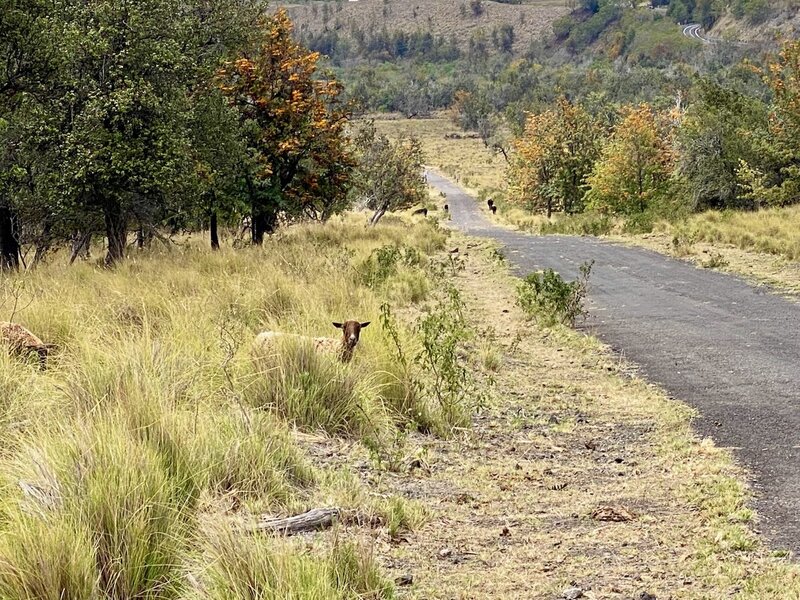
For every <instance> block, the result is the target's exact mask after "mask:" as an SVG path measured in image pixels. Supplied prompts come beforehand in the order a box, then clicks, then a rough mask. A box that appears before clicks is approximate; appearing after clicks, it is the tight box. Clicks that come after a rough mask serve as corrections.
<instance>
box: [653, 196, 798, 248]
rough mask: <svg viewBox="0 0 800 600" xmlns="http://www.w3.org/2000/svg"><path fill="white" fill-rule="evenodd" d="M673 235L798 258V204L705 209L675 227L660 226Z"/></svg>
mask: <svg viewBox="0 0 800 600" xmlns="http://www.w3.org/2000/svg"><path fill="white" fill-rule="evenodd" d="M661 228H662V229H664V228H666V229H667V230H668V231H669V232H670V233H674V235H675V236H676V238H686V239H691V240H693V241H696V242H709V243H711V244H730V245H732V246H736V247H738V248H742V249H743V250H755V251H756V252H764V253H766V254H774V255H776V256H781V257H783V258H786V259H789V260H800V207H798V206H792V207H788V208H770V209H762V210H758V211H754V212H742V211H723V212H720V211H707V212H704V213H701V214H698V215H694V216H692V217H690V218H688V219H687V220H686V222H685V223H681V224H679V225H677V226H673V227H670V226H667V225H662V227H661Z"/></svg>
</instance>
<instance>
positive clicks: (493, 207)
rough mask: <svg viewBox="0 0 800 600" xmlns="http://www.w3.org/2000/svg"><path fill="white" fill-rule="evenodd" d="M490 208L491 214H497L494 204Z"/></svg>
mask: <svg viewBox="0 0 800 600" xmlns="http://www.w3.org/2000/svg"><path fill="white" fill-rule="evenodd" d="M491 208H492V214H493V215H496V214H497V205H496V204H492V206H491Z"/></svg>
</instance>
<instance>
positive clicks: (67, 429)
mask: <svg viewBox="0 0 800 600" xmlns="http://www.w3.org/2000/svg"><path fill="white" fill-rule="evenodd" d="M385 221H386V222H385V223H382V224H381V226H379V227H376V228H371V229H367V228H365V227H364V225H363V223H362V221H361V220H360V219H358V218H350V219H345V220H337V221H335V222H331V223H329V224H327V225H325V226H320V225H315V226H311V225H309V226H302V227H293V228H290V229H289V230H287V231H285V232H282V233H281V234H279V235H276V236H274V237H273V238H272V239H270V240H269V241H268V242H266V243H265V245H264V246H263V247H262V248H246V249H239V250H234V249H231V248H228V249H224V250H222V251H219V252H211V251H210V250H207V249H206V248H205V247H204V246H203V245H202V244H201V243H200V242H199V240H197V241H195V240H184V241H183V242H182V243H181V244H180V245H179V246H176V247H174V248H172V249H171V250H168V249H166V248H164V247H160V246H156V247H153V248H151V249H149V250H146V251H143V252H140V253H137V254H134V255H133V256H131V257H130V259H129V260H127V261H126V262H124V263H123V264H121V265H120V266H119V267H118V268H116V269H115V270H113V271H108V270H104V269H102V268H100V267H99V266H98V265H97V264H96V263H93V262H87V263H84V264H77V265H74V266H72V267H67V266H66V265H65V264H64V260H62V258H63V257H56V258H55V259H54V260H53V261H52V263H51V264H49V265H46V266H45V267H44V268H41V269H39V270H37V271H35V272H31V273H25V274H22V275H19V276H15V277H11V278H7V279H3V280H1V281H0V285H1V286H2V287H0V319H10V318H11V317H13V318H14V320H16V321H17V322H20V323H22V324H24V325H25V326H26V327H28V328H29V329H31V330H32V331H34V332H36V334H37V335H39V336H40V337H42V338H43V339H44V340H46V341H47V342H50V343H54V344H55V345H56V346H57V350H56V351H55V352H54V353H53V354H52V358H51V360H50V363H49V368H48V370H46V371H44V372H40V371H39V370H38V369H37V365H36V363H35V361H33V360H31V361H26V360H24V359H19V358H18V357H12V356H9V355H8V353H7V352H6V351H5V350H4V349H0V440H2V445H1V446H0V597H2V598H8V599H33V598H37V599H40V598H48V599H50V598H52V599H53V600H56V599H58V600H63V599H70V598H74V599H76V600H78V599H81V600H86V599H92V598H97V599H101V598H102V599H120V600H122V599H123V598H124V599H129V598H152V599H156V598H158V599H162V598H163V599H169V598H273V597H274V598H290V597H296V598H366V597H373V598H383V597H388V596H390V595H391V586H388V585H387V584H386V583H385V582H384V581H383V580H382V578H381V577H380V575H379V574H378V572H377V570H376V566H375V564H374V562H373V561H372V558H371V557H370V555H369V553H368V552H367V551H366V550H364V549H363V548H360V547H359V546H357V545H354V544H353V543H351V542H348V541H346V540H343V541H337V543H336V544H334V545H333V546H332V547H331V548H329V549H328V550H325V551H320V550H309V549H308V548H307V547H306V546H305V545H296V544H289V543H284V542H279V541H277V540H274V539H271V538H264V539H253V538H250V537H242V536H241V535H240V534H237V533H235V532H233V531H232V529H231V528H230V527H229V526H228V525H227V524H226V521H225V520H224V518H223V515H222V510H221V508H220V507H221V506H227V507H230V506H232V505H233V506H237V507H240V508H238V510H240V511H242V512H243V513H244V514H255V513H258V512H265V511H268V512H271V513H283V514H288V513H293V512H296V511H300V510H304V509H307V508H309V507H310V504H312V503H313V502H314V501H315V498H316V497H317V496H316V493H317V489H318V488H319V487H320V486H324V487H326V490H325V494H326V495H327V496H328V497H331V496H335V495H336V493H332V492H331V490H330V489H327V488H330V487H331V486H333V487H335V486H336V485H342V486H345V487H346V488H347V489H342V490H339V491H338V493H340V494H341V495H342V496H349V497H352V498H357V497H358V495H357V494H356V493H355V492H354V491H353V489H352V487H353V486H354V485H357V482H356V483H353V482H351V481H348V480H346V479H344V478H337V477H331V476H328V475H326V474H325V473H324V472H323V471H322V470H320V469H318V468H315V466H314V465H312V464H311V463H310V461H309V459H308V458H307V457H306V456H305V453H304V452H303V450H302V449H301V448H300V447H299V446H298V445H297V444H296V442H295V441H294V436H293V435H292V430H293V429H294V428H299V429H304V430H308V431H312V432H323V433H325V434H327V435H345V436H349V437H352V438H354V439H356V440H364V441H365V442H367V443H368V444H369V447H370V448H375V447H380V445H381V444H382V443H383V442H384V440H392V439H394V436H395V435H396V433H395V432H397V431H398V430H399V429H402V428H407V427H418V426H420V424H419V423H418V422H417V421H419V420H420V419H417V416H418V415H423V414H424V415H425V419H426V420H430V419H432V420H437V419H440V420H441V419H443V418H445V417H444V416H443V415H442V414H439V413H437V411H436V407H435V406H432V405H431V404H430V402H429V400H427V399H426V398H424V397H422V396H421V395H419V394H416V395H415V391H416V390H417V389H418V387H417V386H415V385H414V382H413V378H414V377H416V376H419V373H414V372H412V371H411V370H410V369H408V368H407V367H404V366H402V365H398V364H397V361H395V360H393V356H394V352H395V341H394V338H392V337H391V336H390V335H389V334H388V333H387V332H386V331H384V330H383V328H382V327H381V324H380V323H381V321H380V312H381V311H380V307H381V305H382V304H384V303H388V304H390V305H391V306H392V307H393V308H394V309H395V313H396V314H397V311H400V314H402V311H403V307H410V306H411V305H412V304H413V303H414V302H420V301H422V300H424V299H425V298H426V297H427V295H428V293H429V291H430V290H431V289H432V288H433V287H434V285H433V284H432V283H431V281H430V277H431V274H430V269H429V268H428V256H429V255H431V254H433V253H435V252H436V251H438V250H440V249H441V248H442V247H443V245H444V242H445V235H444V234H443V233H442V232H441V231H440V230H438V229H437V227H436V226H435V224H433V223H432V222H419V221H418V222H416V223H406V222H404V221H402V220H399V219H392V218H389V219H386V220H385ZM387 246H389V247H393V246H396V247H401V248H404V250H403V252H405V253H407V254H409V255H413V256H417V257H418V260H415V261H401V262H399V263H398V264H396V265H394V266H393V267H392V273H391V275H390V276H389V277H387V278H386V279H385V280H383V281H380V282H376V281H372V280H370V279H369V277H367V276H366V273H367V271H368V270H369V269H370V266H369V265H370V260H371V257H373V256H374V253H375V251H376V250H377V249H380V248H384V247H387ZM14 307H16V308H14ZM12 313H13V314H12ZM350 318H353V319H358V320H360V321H372V322H373V325H372V326H371V327H370V328H369V329H366V330H364V332H363V334H362V343H361V344H360V345H359V347H358V348H357V350H356V353H355V358H354V360H353V362H352V363H351V364H348V365H342V364H340V363H339V362H338V361H337V360H336V359H335V358H334V357H327V356H321V355H317V354H314V353H312V352H310V351H309V349H308V348H307V347H303V346H302V345H301V346H299V347H296V348H286V349H284V350H285V351H283V352H281V353H279V354H278V355H276V356H273V357H270V358H267V359H265V358H264V357H261V358H258V357H254V356H253V353H252V352H251V345H252V340H253V339H254V337H255V335H256V333H257V332H259V331H261V330H264V329H270V330H279V331H287V332H293V333H299V334H305V335H310V336H319V335H330V336H331V337H334V336H337V335H339V334H338V332H337V330H335V329H334V328H333V327H332V325H331V322H332V321H342V320H346V319H350ZM397 326H398V331H400V335H401V336H402V343H403V344H405V345H407V346H408V348H413V347H414V344H415V343H416V342H415V334H414V331H413V329H412V327H411V326H410V324H404V323H402V322H398V323H397ZM401 399H402V401H401ZM401 408H402V409H401ZM423 425H424V427H425V428H429V427H428V423H424V424H423ZM442 429H444V426H443V427H442ZM337 482H338V483H337ZM397 502H401V503H402V501H398V500H396V499H395V500H392V501H391V502H389V503H388V504H387V506H386V507H385V508H380V507H379V508H378V510H384V511H385V513H386V514H387V515H390V516H391V515H395V516H394V517H393V523H395V524H397V523H401V521H402V523H403V524H406V525H408V524H409V523H410V522H411V520H410V519H409V518H406V517H404V516H403V510H402V508H398V506H399V505H398V504H397ZM373 509H375V507H371V508H370V510H373ZM409 510H411V509H409ZM398 514H399V515H400V516H396V515H398ZM401 517H402V519H401ZM403 519H405V520H403ZM234 553H235V555H234ZM289 590H291V593H290V592H289ZM287 594H288V595H287Z"/></svg>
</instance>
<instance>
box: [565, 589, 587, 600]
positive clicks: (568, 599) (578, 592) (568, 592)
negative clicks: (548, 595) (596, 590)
mask: <svg viewBox="0 0 800 600" xmlns="http://www.w3.org/2000/svg"><path fill="white" fill-rule="evenodd" d="M561 597H562V598H564V600H578V598H583V590H582V589H581V588H579V587H571V588H567V589H565V590H564V591H563V592H562V593H561Z"/></svg>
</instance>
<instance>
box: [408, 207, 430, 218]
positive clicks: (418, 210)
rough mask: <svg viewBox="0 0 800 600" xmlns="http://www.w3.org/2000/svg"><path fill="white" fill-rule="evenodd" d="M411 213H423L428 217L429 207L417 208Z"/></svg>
mask: <svg viewBox="0 0 800 600" xmlns="http://www.w3.org/2000/svg"><path fill="white" fill-rule="evenodd" d="M411 214H412V215H422V216H423V217H427V216H428V209H427V208H418V209H417V210H415V211H414V212H413V213H411Z"/></svg>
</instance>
